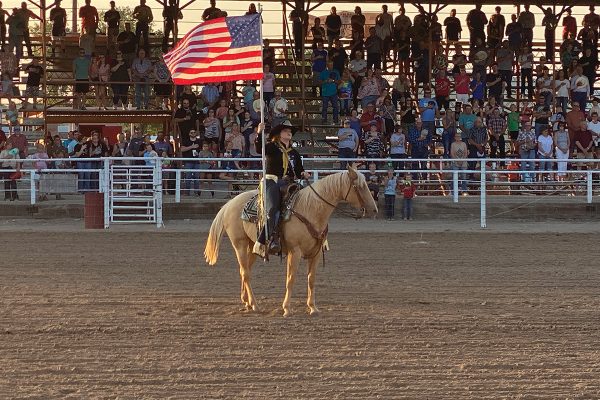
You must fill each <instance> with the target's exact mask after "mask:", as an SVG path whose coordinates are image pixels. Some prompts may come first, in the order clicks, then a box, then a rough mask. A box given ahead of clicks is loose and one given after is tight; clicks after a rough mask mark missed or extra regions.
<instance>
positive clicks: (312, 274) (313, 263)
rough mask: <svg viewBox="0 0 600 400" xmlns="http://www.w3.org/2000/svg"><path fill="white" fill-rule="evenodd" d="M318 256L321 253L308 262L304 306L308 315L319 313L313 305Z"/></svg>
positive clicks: (314, 304)
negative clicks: (306, 294)
mask: <svg viewBox="0 0 600 400" xmlns="http://www.w3.org/2000/svg"><path fill="white" fill-rule="evenodd" d="M321 251H322V250H321ZM320 255H321V252H319V253H318V254H317V255H316V256H315V257H313V258H311V259H310V260H308V279H307V280H308V290H307V293H308V296H307V298H306V305H307V306H308V313H309V314H310V315H317V314H318V313H319V309H318V308H317V305H316V303H315V278H316V274H317V265H319V259H320V257H319V256H320Z"/></svg>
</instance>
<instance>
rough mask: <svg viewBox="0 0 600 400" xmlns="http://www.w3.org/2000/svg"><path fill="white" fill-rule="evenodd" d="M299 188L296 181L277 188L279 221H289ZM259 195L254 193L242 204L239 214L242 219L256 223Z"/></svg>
mask: <svg viewBox="0 0 600 400" xmlns="http://www.w3.org/2000/svg"><path fill="white" fill-rule="evenodd" d="M300 189H301V187H300V185H299V184H297V183H290V184H289V185H287V186H282V187H280V188H279V190H280V194H281V207H280V212H281V213H280V217H279V223H282V222H286V221H289V220H290V218H291V217H292V210H293V208H294V204H295V203H296V199H297V197H298V193H300ZM259 195H260V194H256V195H254V196H252V198H251V199H250V200H248V202H247V203H246V204H245V205H244V208H243V209H242V215H241V217H242V220H244V221H247V222H251V223H254V224H257V223H258V207H259Z"/></svg>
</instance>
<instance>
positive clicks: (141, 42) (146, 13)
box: [133, 0, 154, 54]
mask: <svg viewBox="0 0 600 400" xmlns="http://www.w3.org/2000/svg"><path fill="white" fill-rule="evenodd" d="M133 18H135V19H136V20H137V23H136V24H135V36H136V40H137V45H138V50H139V49H142V48H143V49H144V50H146V53H148V54H149V53H150V43H149V42H148V32H149V31H150V24H151V23H152V20H153V19H154V16H153V15H152V9H151V8H150V7H148V6H147V5H146V0H140V5H139V6H136V7H135V8H134V9H133Z"/></svg>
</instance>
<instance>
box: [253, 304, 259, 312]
mask: <svg viewBox="0 0 600 400" xmlns="http://www.w3.org/2000/svg"><path fill="white" fill-rule="evenodd" d="M252 311H254V312H258V306H257V305H256V304H254V305H253V306H252Z"/></svg>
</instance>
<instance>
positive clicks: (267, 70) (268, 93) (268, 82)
mask: <svg viewBox="0 0 600 400" xmlns="http://www.w3.org/2000/svg"><path fill="white" fill-rule="evenodd" d="M263 71H264V74H263V80H262V84H263V96H264V97H263V98H264V100H265V103H266V104H269V103H271V100H272V99H273V97H274V96H275V94H274V93H275V74H273V73H272V72H271V67H270V66H269V65H268V64H265V66H264V67H263Z"/></svg>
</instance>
